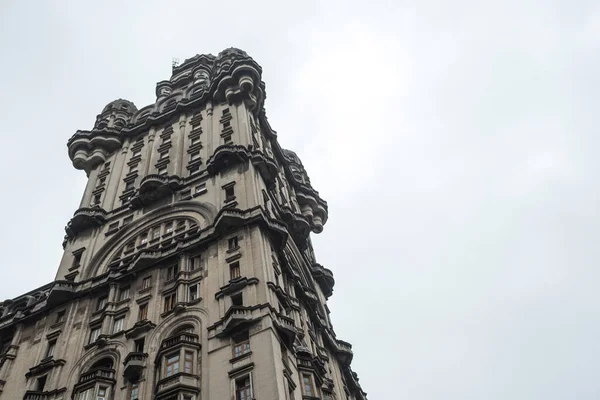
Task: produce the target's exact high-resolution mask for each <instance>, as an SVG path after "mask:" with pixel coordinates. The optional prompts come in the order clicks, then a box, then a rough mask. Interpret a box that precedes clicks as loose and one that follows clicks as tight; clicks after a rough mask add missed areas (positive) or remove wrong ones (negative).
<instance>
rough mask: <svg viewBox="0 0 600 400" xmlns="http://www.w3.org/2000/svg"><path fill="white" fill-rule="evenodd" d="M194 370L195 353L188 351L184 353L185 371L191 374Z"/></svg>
mask: <svg viewBox="0 0 600 400" xmlns="http://www.w3.org/2000/svg"><path fill="white" fill-rule="evenodd" d="M193 370H194V353H192V352H191V351H186V352H185V354H184V362H183V372H186V373H188V374H191V373H192V371H193Z"/></svg>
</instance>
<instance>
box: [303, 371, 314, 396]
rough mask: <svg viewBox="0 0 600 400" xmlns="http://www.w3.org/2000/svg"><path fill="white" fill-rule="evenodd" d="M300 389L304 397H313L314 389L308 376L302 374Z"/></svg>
mask: <svg viewBox="0 0 600 400" xmlns="http://www.w3.org/2000/svg"><path fill="white" fill-rule="evenodd" d="M302 389H303V391H304V395H305V396H315V389H314V386H313V383H312V377H311V376H310V375H308V374H302Z"/></svg>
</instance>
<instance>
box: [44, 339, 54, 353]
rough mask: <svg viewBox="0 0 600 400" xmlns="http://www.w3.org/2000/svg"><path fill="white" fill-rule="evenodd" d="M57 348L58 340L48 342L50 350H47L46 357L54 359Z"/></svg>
mask: <svg viewBox="0 0 600 400" xmlns="http://www.w3.org/2000/svg"><path fill="white" fill-rule="evenodd" d="M55 348H56V339H54V340H51V341H49V342H48V349H47V350H46V357H52V356H53V355H54V349H55Z"/></svg>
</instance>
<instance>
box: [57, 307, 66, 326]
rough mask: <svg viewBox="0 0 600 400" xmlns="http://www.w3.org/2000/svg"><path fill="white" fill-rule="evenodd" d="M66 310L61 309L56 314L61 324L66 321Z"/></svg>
mask: <svg viewBox="0 0 600 400" xmlns="http://www.w3.org/2000/svg"><path fill="white" fill-rule="evenodd" d="M65 313H66V311H65V310H62V311H59V312H58V314H56V323H57V324H60V323H62V322H65Z"/></svg>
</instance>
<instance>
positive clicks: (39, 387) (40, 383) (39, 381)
mask: <svg viewBox="0 0 600 400" xmlns="http://www.w3.org/2000/svg"><path fill="white" fill-rule="evenodd" d="M46 378H48V375H44V376H40V377H39V378H37V388H36V389H37V391H38V392H43V391H44V388H45V387H46Z"/></svg>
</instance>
